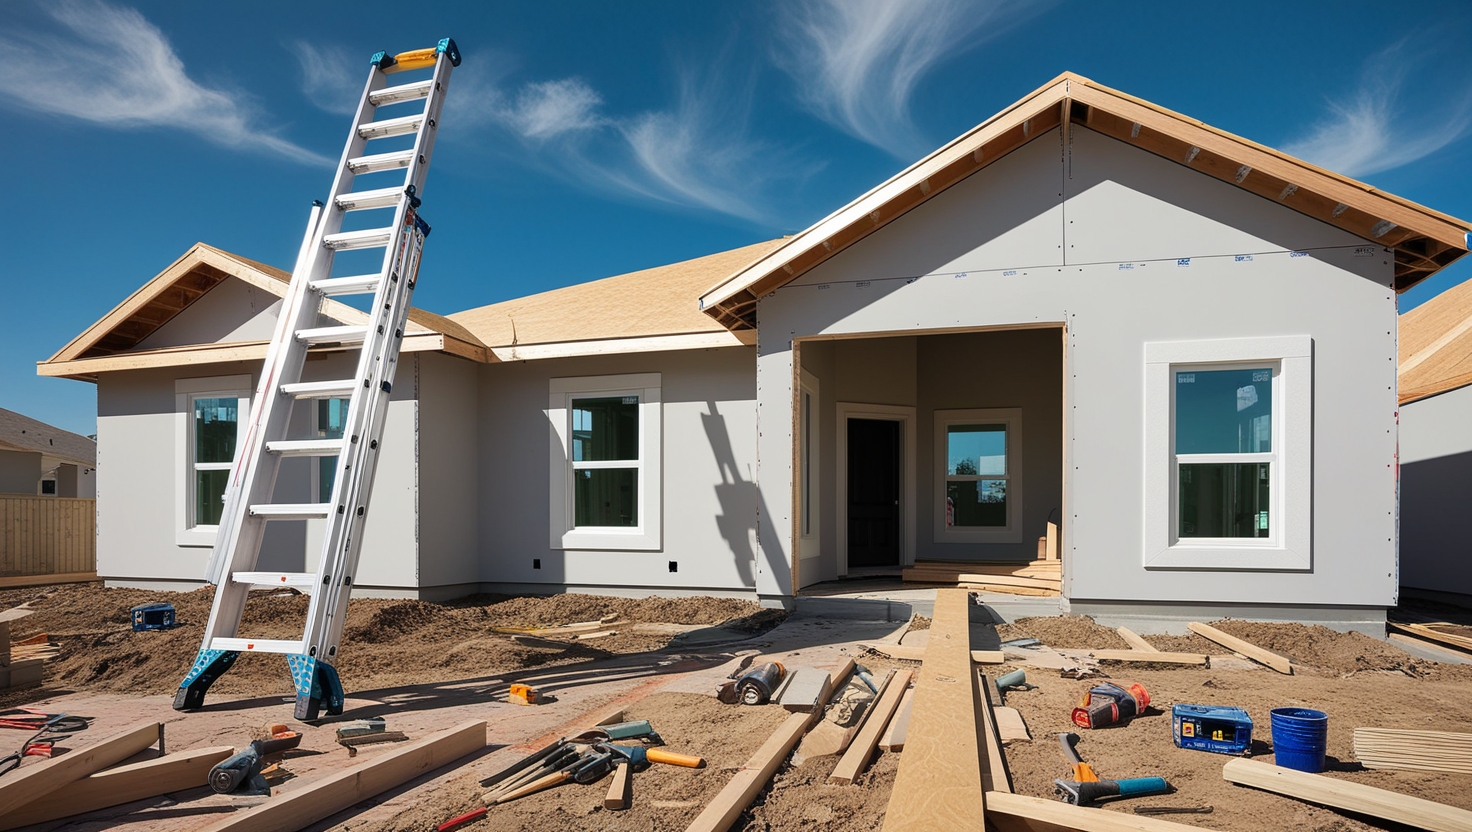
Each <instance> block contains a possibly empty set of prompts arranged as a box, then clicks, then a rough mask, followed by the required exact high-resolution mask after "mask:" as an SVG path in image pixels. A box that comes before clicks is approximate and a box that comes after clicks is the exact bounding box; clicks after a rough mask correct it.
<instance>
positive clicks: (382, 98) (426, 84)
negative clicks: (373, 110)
mask: <svg viewBox="0 0 1472 832" xmlns="http://www.w3.org/2000/svg"><path fill="white" fill-rule="evenodd" d="M433 85H434V79H433V78H426V79H424V80H423V81H415V82H414V83H412V84H400V85H399V86H397V87H384V88H383V89H381V90H377V91H375V92H370V93H368V103H369V104H372V105H373V106H375V107H382V106H383V105H385V104H398V103H399V102H401V101H413V100H414V99H416V98H427V97H429V89H430V87H431V86H433Z"/></svg>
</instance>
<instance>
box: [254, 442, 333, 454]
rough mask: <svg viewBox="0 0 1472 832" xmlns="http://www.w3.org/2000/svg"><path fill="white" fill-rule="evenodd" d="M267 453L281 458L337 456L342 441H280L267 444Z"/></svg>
mask: <svg viewBox="0 0 1472 832" xmlns="http://www.w3.org/2000/svg"><path fill="white" fill-rule="evenodd" d="M266 453H271V454H278V455H280V456H337V455H338V454H340V453H342V440H341V439H279V440H277V441H275V442H267V443H266Z"/></svg>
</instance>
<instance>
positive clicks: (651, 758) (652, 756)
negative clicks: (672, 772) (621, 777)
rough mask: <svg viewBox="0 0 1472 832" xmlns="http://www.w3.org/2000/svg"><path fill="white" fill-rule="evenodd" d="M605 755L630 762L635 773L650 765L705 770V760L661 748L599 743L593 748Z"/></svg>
mask: <svg viewBox="0 0 1472 832" xmlns="http://www.w3.org/2000/svg"><path fill="white" fill-rule="evenodd" d="M593 747H594V748H596V749H597V750H598V751H601V752H603V753H605V754H613V755H615V756H617V757H622V758H623V759H624V760H625V761H627V762H628V764H629V767H630V768H632V769H633V770H634V771H643V770H644V769H646V768H649V764H650V763H664V764H665V765H670V766H685V767H686V768H703V767H704V766H705V758H703V757H691V756H690V755H688V754H676V753H674V752H673V751H665V750H663V749H660V748H641V747H639V746H637V745H614V744H613V743H607V742H604V743H598V744H597V745H595V746H593Z"/></svg>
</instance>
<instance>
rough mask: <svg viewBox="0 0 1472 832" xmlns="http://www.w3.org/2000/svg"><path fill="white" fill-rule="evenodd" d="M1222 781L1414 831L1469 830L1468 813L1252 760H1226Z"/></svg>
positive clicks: (1471, 814) (1471, 826) (1471, 816)
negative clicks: (1375, 819)
mask: <svg viewBox="0 0 1472 832" xmlns="http://www.w3.org/2000/svg"><path fill="white" fill-rule="evenodd" d="M1222 777H1223V778H1225V779H1226V780H1227V781H1228V782H1230V783H1236V784H1238V785H1240V786H1251V787H1253V788H1256V789H1262V790H1264V791H1270V792H1274V793H1276V794H1281V795H1287V796H1288V797H1294V798H1297V799H1299V800H1304V801H1307V802H1309V803H1317V804H1319V805H1322V806H1328V807H1330V808H1332V809H1342V810H1344V811H1346V812H1355V813H1358V814H1361V815H1369V816H1371V817H1375V818H1381V819H1384V820H1390V821H1395V822H1396V823H1404V824H1406V825H1407V826H1410V827H1412V828H1414V829H1426V830H1430V832H1466V830H1468V829H1472V812H1469V811H1467V810H1466V809H1458V808H1456V807H1455V806H1447V805H1446V804H1444V803H1436V802H1433V801H1430V800H1422V799H1421V798H1419V797H1411V796H1410V795H1404V794H1398V793H1396V792H1392V791H1387V790H1385V789H1377V788H1375V787H1374V786H1366V785H1364V784H1362V783H1350V782H1347V781H1344V780H1335V779H1332V778H1329V777H1324V776H1322V775H1318V774H1309V773H1307V772H1303V771H1294V770H1293V769H1291V768H1280V767H1278V766H1274V765H1269V764H1267V763H1259V762H1256V761H1253V760H1244V759H1233V760H1228V761H1227V764H1226V765H1225V766H1223V767H1222Z"/></svg>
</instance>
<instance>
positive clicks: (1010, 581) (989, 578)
mask: <svg viewBox="0 0 1472 832" xmlns="http://www.w3.org/2000/svg"><path fill="white" fill-rule="evenodd" d="M956 583H960V584H992V585H994V586H1020V587H1027V588H1029V589H1057V588H1058V587H1059V585H1060V584H1061V579H1060V578H1028V577H1024V576H1020V575H986V574H981V573H974V572H966V573H962V574H960V575H957V576H956Z"/></svg>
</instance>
